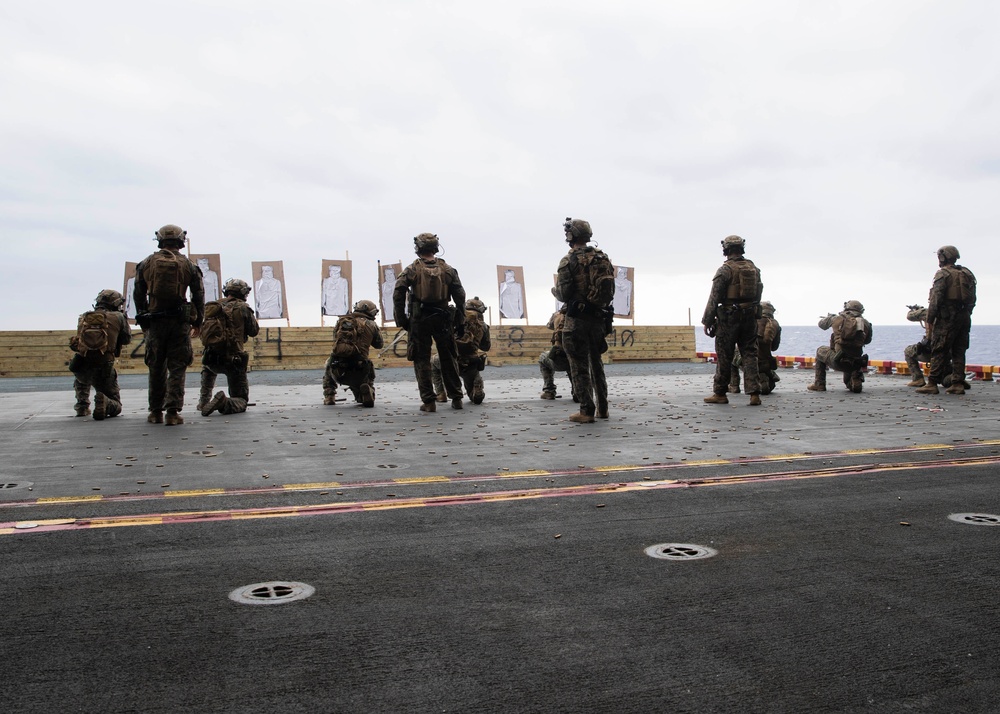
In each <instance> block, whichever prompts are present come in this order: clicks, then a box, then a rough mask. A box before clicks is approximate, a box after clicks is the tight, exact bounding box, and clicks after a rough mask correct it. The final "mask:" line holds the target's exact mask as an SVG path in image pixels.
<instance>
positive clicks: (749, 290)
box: [726, 260, 760, 302]
mask: <svg viewBox="0 0 1000 714" xmlns="http://www.w3.org/2000/svg"><path fill="white" fill-rule="evenodd" d="M731 267H732V270H733V276H732V278H731V279H730V280H729V287H728V288H727V290H726V298H727V299H729V300H735V301H737V302H750V301H753V300H756V299H757V295H758V293H759V292H760V278H759V277H758V274H757V266H755V265H754V264H753V263H751V262H750V261H749V260H734V261H733V263H732V266H731Z"/></svg>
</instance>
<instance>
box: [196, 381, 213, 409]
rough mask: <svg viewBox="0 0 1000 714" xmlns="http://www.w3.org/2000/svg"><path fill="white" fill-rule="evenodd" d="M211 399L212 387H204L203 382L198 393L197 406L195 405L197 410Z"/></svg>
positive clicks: (202, 407)
mask: <svg viewBox="0 0 1000 714" xmlns="http://www.w3.org/2000/svg"><path fill="white" fill-rule="evenodd" d="M210 401H212V388H211V387H206V386H205V385H204V384H203V385H202V386H201V393H200V394H199V395H198V406H196V407H195V409H197V410H198V411H201V410H203V409H204V408H205V405H206V404H208V403H209V402H210Z"/></svg>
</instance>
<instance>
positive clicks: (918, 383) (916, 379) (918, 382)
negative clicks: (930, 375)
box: [906, 372, 927, 387]
mask: <svg viewBox="0 0 1000 714" xmlns="http://www.w3.org/2000/svg"><path fill="white" fill-rule="evenodd" d="M925 384H927V381H926V380H925V379H924V375H923V373H922V372H921V373H920V374H919V375H917V374H914V375H913V379H911V380H910V381H909V382H907V383H906V386H907V387H922V386H924V385H925Z"/></svg>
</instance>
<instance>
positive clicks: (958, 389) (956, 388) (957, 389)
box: [94, 382, 965, 418]
mask: <svg viewBox="0 0 1000 714" xmlns="http://www.w3.org/2000/svg"><path fill="white" fill-rule="evenodd" d="M944 391H945V392H947V393H948V394H965V385H964V384H962V383H961V382H952V383H951V386H950V387H948V388H947V389H946V390H944ZM94 405H95V407H96V405H97V401H96V400H95V401H94ZM95 418H96V415H95Z"/></svg>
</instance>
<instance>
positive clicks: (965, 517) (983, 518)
mask: <svg viewBox="0 0 1000 714" xmlns="http://www.w3.org/2000/svg"><path fill="white" fill-rule="evenodd" d="M948 520H950V521H955V522H956V523H965V524H966V525H969V526H1000V516H997V515H994V514H992V513H952V514H951V515H950V516H948Z"/></svg>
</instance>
